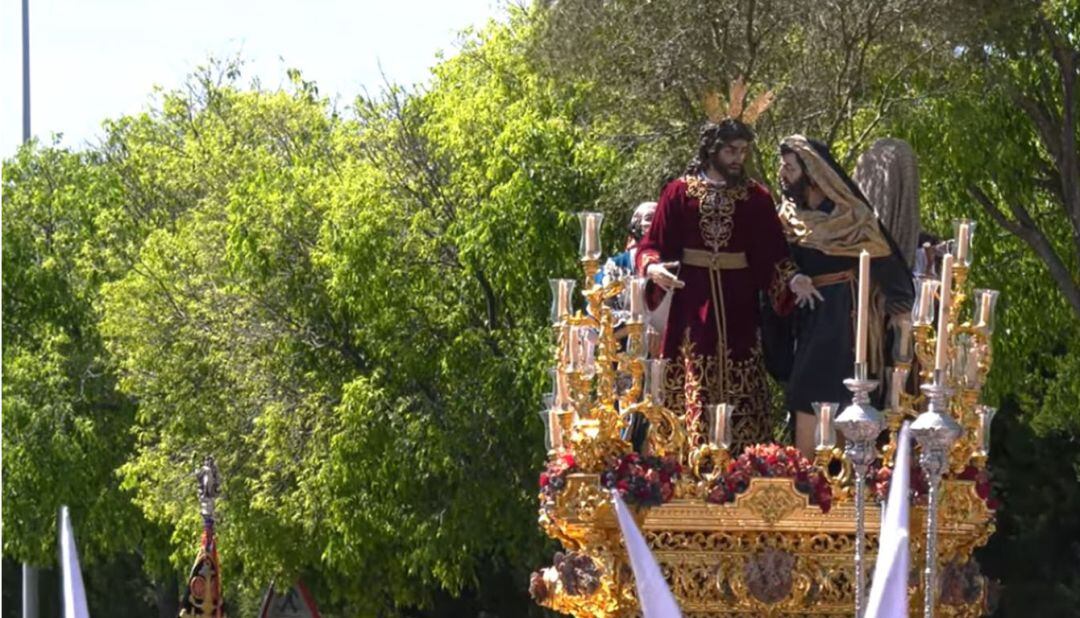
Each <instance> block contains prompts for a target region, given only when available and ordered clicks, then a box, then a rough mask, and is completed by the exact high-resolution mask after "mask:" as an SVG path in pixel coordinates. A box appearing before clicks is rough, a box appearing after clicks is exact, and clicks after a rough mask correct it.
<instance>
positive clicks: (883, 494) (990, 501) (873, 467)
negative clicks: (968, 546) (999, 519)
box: [866, 457, 1001, 511]
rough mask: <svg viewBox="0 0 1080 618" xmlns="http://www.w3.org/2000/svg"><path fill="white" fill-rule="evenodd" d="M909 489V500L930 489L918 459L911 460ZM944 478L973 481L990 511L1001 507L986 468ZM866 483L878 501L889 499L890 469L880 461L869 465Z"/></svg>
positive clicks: (971, 469)
mask: <svg viewBox="0 0 1080 618" xmlns="http://www.w3.org/2000/svg"><path fill="white" fill-rule="evenodd" d="M910 478H911V488H910V490H909V492H908V495H909V498H910V499H914V500H918V499H919V498H921V497H923V496H925V495H926V494H927V492H928V491H929V489H930V487H929V485H928V484H927V481H926V475H925V474H923V470H922V467H921V466H919V463H918V459H917V458H914V457H913V458H912V459H911V476H910ZM945 478H951V479H959V480H963V481H975V493H976V494H978V496H979V498H981V499H982V500H983V502H985V503H986V506H987V507H988V508H990V509H992V510H995V511H996V510H997V509H998V508H1000V507H1001V501H1000V500H998V499H997V498H996V497H994V496H993V494H992V492H991V490H990V471H989V470H988V469H987V468H981V469H980V468H977V467H975V466H967V467H966V468H964V470H963V471H962V472H960V474H952V473H946V474H945ZM866 482H867V484H868V485H870V489H871V490H872V491H873V492H874V495H875V496H876V497H877V499H878V500H885V499H886V498H888V497H889V484H890V483H891V482H892V468H886V467H883V466H882V465H881V460H880V459H877V460H875V461H874V463H872V464H870V470H869V472H868V473H867V475H866Z"/></svg>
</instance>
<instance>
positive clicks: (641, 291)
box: [630, 277, 645, 320]
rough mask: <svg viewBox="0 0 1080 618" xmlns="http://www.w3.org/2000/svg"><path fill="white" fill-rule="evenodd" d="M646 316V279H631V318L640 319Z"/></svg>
mask: <svg viewBox="0 0 1080 618" xmlns="http://www.w3.org/2000/svg"><path fill="white" fill-rule="evenodd" d="M643 317H645V279H644V278H642V277H634V278H632V279H630V319H631V320H640V319H642V318H643Z"/></svg>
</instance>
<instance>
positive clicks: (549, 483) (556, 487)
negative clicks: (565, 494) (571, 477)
mask: <svg viewBox="0 0 1080 618" xmlns="http://www.w3.org/2000/svg"><path fill="white" fill-rule="evenodd" d="M571 472H577V462H576V461H574V456H573V455H571V454H570V453H563V454H562V455H559V456H557V457H556V458H555V459H552V460H551V461H549V462H548V463H547V466H546V467H545V468H544V471H543V472H541V473H540V493H541V494H542V495H543V496H544V498H545V499H547V500H553V499H554V498H555V494H557V493H559V492H560V491H562V489H563V487H566V475H568V474H570V473H571Z"/></svg>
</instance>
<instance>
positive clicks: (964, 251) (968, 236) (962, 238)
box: [949, 219, 975, 270]
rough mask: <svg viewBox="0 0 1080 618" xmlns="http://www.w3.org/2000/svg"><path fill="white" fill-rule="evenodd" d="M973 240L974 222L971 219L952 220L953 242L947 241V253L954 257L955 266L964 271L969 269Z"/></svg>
mask: <svg viewBox="0 0 1080 618" xmlns="http://www.w3.org/2000/svg"><path fill="white" fill-rule="evenodd" d="M974 239H975V222H974V221H972V220H971V219H954V220H953V240H950V241H949V253H952V254H953V255H954V256H955V257H956V265H957V266H962V267H963V268H964V269H965V270H966V269H968V268H970V267H971V259H972V251H971V247H972V243H973V241H974Z"/></svg>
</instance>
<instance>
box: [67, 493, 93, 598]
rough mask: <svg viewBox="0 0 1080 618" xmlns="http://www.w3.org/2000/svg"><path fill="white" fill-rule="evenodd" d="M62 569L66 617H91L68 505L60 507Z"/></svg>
mask: <svg viewBox="0 0 1080 618" xmlns="http://www.w3.org/2000/svg"><path fill="white" fill-rule="evenodd" d="M60 570H61V575H62V577H63V585H64V586H63V587H64V592H63V594H64V618H89V616H90V613H89V612H88V611H87V610H86V589H85V588H84V587H83V579H82V571H81V570H80V569H79V552H78V550H77V549H75V534H74V533H73V532H72V531H71V515H70V514H69V513H68V507H66V506H62V507H60Z"/></svg>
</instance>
